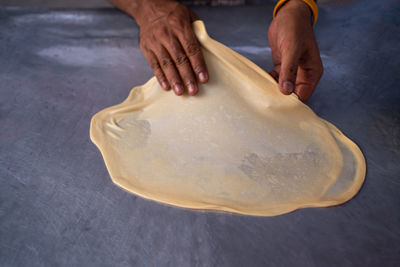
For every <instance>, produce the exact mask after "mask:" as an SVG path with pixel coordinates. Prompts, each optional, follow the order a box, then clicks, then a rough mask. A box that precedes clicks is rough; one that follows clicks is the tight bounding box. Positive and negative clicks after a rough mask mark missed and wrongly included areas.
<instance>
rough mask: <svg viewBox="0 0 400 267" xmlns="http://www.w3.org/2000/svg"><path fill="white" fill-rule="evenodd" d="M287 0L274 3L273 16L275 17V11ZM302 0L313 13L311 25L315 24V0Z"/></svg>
mask: <svg viewBox="0 0 400 267" xmlns="http://www.w3.org/2000/svg"><path fill="white" fill-rule="evenodd" d="M287 1H288V0H279V1H278V3H276V5H275V8H274V13H273V17H274V18H275V17H276V13H277V12H278V9H279V8H280V7H281V6H282V5H283V4H285V3H286V2H287ZM301 1H303V2H304V3H305V4H307V5H308V6H309V7H310V9H311V12H312V14H313V17H314V20H313V26H314V25H315V23H316V22H317V19H318V6H317V4H316V3H315V0H301Z"/></svg>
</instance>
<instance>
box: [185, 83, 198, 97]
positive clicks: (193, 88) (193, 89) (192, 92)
mask: <svg viewBox="0 0 400 267" xmlns="http://www.w3.org/2000/svg"><path fill="white" fill-rule="evenodd" d="M187 87H188V91H189V94H190V95H195V94H196V93H197V85H196V84H194V83H189V84H188V86H187Z"/></svg>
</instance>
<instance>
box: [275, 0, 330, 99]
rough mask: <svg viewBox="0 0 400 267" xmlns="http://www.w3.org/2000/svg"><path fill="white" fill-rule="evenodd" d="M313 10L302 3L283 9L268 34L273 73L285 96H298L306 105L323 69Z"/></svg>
mask: <svg viewBox="0 0 400 267" xmlns="http://www.w3.org/2000/svg"><path fill="white" fill-rule="evenodd" d="M311 15H312V13H311V10H310V9H309V7H308V6H307V5H306V4H305V3H304V2H303V1H300V0H290V1H288V2H287V3H286V4H285V5H283V6H282V7H281V8H280V9H279V11H278V13H277V15H276V17H275V18H274V20H273V21H272V23H271V25H270V27H269V30H268V41H269V44H270V46H271V51H272V59H273V62H274V69H273V70H272V71H271V73H270V74H271V75H272V76H273V77H274V78H275V79H276V80H277V81H279V88H280V90H281V92H282V93H283V94H285V95H289V94H291V93H293V92H294V93H295V94H296V95H297V96H298V97H299V99H300V100H301V101H303V102H306V101H307V100H308V99H309V98H310V96H311V95H312V93H313V91H314V89H315V87H316V86H317V83H318V81H319V79H320V78H321V76H322V72H323V66H322V62H321V57H320V55H319V51H318V46H317V43H316V41H315V38H314V34H313V31H312V23H311Z"/></svg>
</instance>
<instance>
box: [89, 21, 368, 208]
mask: <svg viewBox="0 0 400 267" xmlns="http://www.w3.org/2000/svg"><path fill="white" fill-rule="evenodd" d="M193 27H194V31H195V33H196V36H197V37H198V39H199V41H200V43H201V46H202V49H203V54H204V57H205V60H206V63H207V66H208V69H209V73H210V81H209V82H208V83H207V84H205V85H201V86H200V92H199V94H198V95H197V96H195V97H191V96H180V97H178V96H176V95H175V94H174V93H173V92H172V91H168V92H166V91H163V90H162V89H161V87H160V86H159V84H158V82H157V80H156V79H155V78H154V77H153V78H152V79H150V80H149V81H148V82H147V83H146V84H144V85H142V86H139V87H135V88H133V89H132V91H131V92H130V94H129V96H128V98H127V99H126V100H125V101H124V102H122V103H121V104H119V105H116V106H112V107H109V108H107V109H105V110H102V111H100V112H99V113H97V114H96V115H95V116H94V117H93V119H92V122H91V127H90V137H91V139H92V141H93V142H94V143H95V144H96V145H97V147H98V148H99V149H100V151H101V153H102V155H103V157H104V161H105V163H106V165H107V169H108V171H109V173H110V176H111V178H112V180H113V181H114V183H116V184H117V185H119V186H121V187H122V188H124V189H126V190H128V191H130V192H132V193H134V194H137V195H140V196H142V197H145V198H149V199H153V200H156V201H160V202H163V203H168V204H172V205H176V206H180V207H186V208H194V209H213V210H223V211H230V212H236V213H241V214H249V215H259V216H273V215H278V214H282V213H287V212H290V211H293V210H295V209H299V208H304V207H326V206H332V205H338V204H341V203H343V202H345V201H347V200H349V199H350V198H352V197H353V196H354V195H355V194H356V193H357V192H358V190H359V189H360V187H361V185H362V183H363V181H364V177H365V160H364V157H363V155H362V153H361V151H360V150H359V148H358V147H357V146H356V145H355V144H354V143H353V142H352V141H351V140H349V139H348V138H347V137H345V136H344V135H343V134H342V133H341V132H340V131H339V130H338V129H337V128H336V127H335V126H333V125H332V124H330V123H329V122H327V121H324V120H323V119H321V118H319V117H318V116H317V115H315V114H314V112H313V111H312V110H311V109H310V108H309V107H308V106H306V105H304V104H303V103H302V102H300V101H299V100H298V99H297V97H296V96H295V95H290V96H285V95H283V94H281V93H280V92H279V89H278V87H277V84H276V82H275V81H274V80H273V79H272V78H271V77H270V76H269V75H268V74H267V73H266V72H264V71H263V70H261V69H260V68H259V67H258V66H256V65H255V64H254V63H252V62H251V61H249V60H248V59H246V58H244V57H243V56H241V55H239V54H237V53H236V52H234V51H232V50H231V49H229V48H227V47H226V46H224V45H222V44H221V43H218V42H217V41H215V40H213V39H211V38H210V37H209V36H208V35H207V33H206V30H205V27H204V24H203V22H201V21H196V22H194V23H193ZM333 101H334V100H333Z"/></svg>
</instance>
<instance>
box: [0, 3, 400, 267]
mask: <svg viewBox="0 0 400 267" xmlns="http://www.w3.org/2000/svg"><path fill="white" fill-rule="evenodd" d="M272 8H273V6H272V4H271V5H266V6H263V7H259V6H258V7H235V8H228V7H220V8H213V9H210V8H206V7H198V8H195V9H194V10H195V11H196V12H197V13H198V14H199V16H200V17H201V18H202V19H203V20H204V21H205V24H206V26H207V30H208V31H209V33H210V35H211V36H212V37H213V38H214V39H216V40H218V41H220V42H222V43H224V44H226V45H228V46H230V47H231V48H233V49H235V50H236V51H238V52H240V53H242V54H243V55H245V56H246V57H248V58H250V59H252V60H253V61H255V63H257V64H258V65H260V66H261V67H262V68H264V69H265V70H270V69H271V67H272V62H271V55H270V50H269V49H268V45H267V29H268V24H269V21H270V20H271V13H272ZM315 33H316V37H317V39H318V42H319V46H320V50H321V55H322V60H323V62H324V66H325V73H324V76H323V78H322V80H321V82H320V84H319V85H318V88H317V90H316V92H315V94H314V95H313V97H312V98H311V99H310V101H309V103H308V104H309V106H310V107H311V108H312V109H313V110H314V111H315V112H316V113H317V114H318V115H319V116H321V117H322V118H324V119H327V120H328V121H330V122H332V123H333V124H335V125H336V126H338V128H339V129H341V130H342V131H343V132H344V133H345V134H346V135H347V136H349V137H350V138H351V139H352V140H354V141H355V142H356V143H357V144H358V145H359V146H360V148H361V149H362V151H363V152H364V154H365V157H366V160H367V177H366V181H365V184H364V186H363V187H362V189H361V191H360V193H359V194H358V195H357V196H356V197H355V198H354V199H352V200H351V201H350V202H348V203H346V204H344V205H341V206H338V207H331V208H310V209H302V210H298V211H295V212H292V213H289V214H286V215H282V216H277V217H251V216H241V215H234V214H230V213H222V212H209V211H193V210H187V209H182V208H176V207H172V206H168V205H164V204H159V203H156V202H153V201H150V200H145V199H143V198H140V197H136V196H135V195H132V194H130V193H127V192H126V191H124V190H121V189H120V188H118V187H117V186H115V185H114V184H113V183H112V182H111V180H110V178H109V176H108V173H107V170H106V167H105V165H104V162H103V159H102V157H101V154H100V152H99V151H98V149H97V148H96V147H95V145H94V144H92V143H91V141H90V139H89V124H90V119H91V117H92V116H93V115H94V114H95V113H96V112H98V111H100V110H101V109H103V108H105V107H108V106H111V105H115V104H117V103H120V102H121V101H122V100H124V99H125V97H126V96H127V95H128V93H129V91H130V89H131V88H132V87H133V86H135V85H140V84H143V83H144V82H146V81H147V80H148V79H149V78H150V77H152V72H151V70H150V68H149V67H148V64H147V62H146V61H145V59H144V57H143V56H142V54H141V52H140V50H139V46H138V28H137V26H136V24H135V22H134V21H133V20H132V19H130V18H129V17H128V16H126V15H124V14H122V13H120V12H118V11H116V10H113V9H104V10H101V9H96V10H94V9H89V10H51V9H34V8H22V9H21V8H4V7H3V8H0V266H30V267H34V266H308V267H309V266H363V267H365V266H385V267H388V266H400V158H399V156H400V57H399V44H400V3H399V1H397V0H386V1H376V0H364V1H354V2H353V3H351V4H348V5H341V6H333V5H326V6H323V7H322V8H321V10H320V19H319V21H318V23H317V25H316V27H315ZM211 75H212V74H211Z"/></svg>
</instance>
